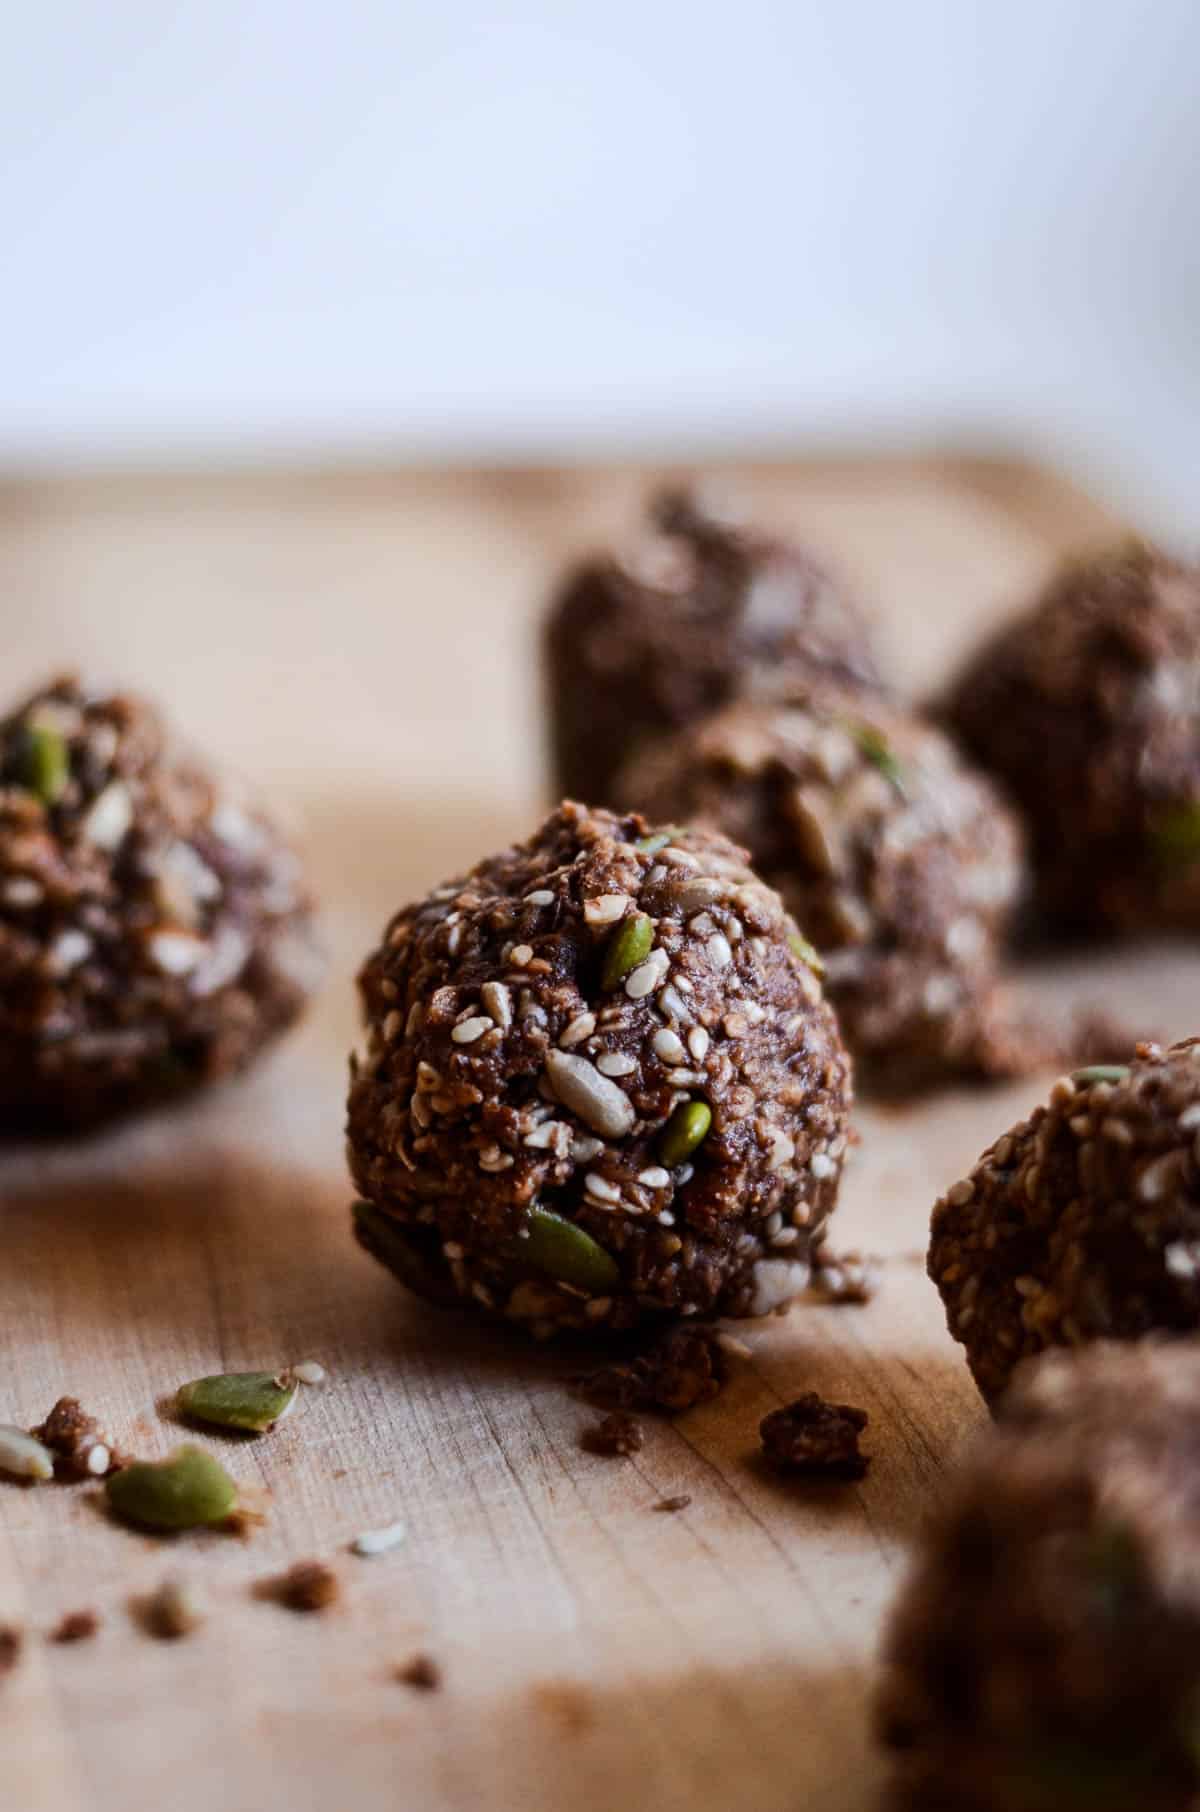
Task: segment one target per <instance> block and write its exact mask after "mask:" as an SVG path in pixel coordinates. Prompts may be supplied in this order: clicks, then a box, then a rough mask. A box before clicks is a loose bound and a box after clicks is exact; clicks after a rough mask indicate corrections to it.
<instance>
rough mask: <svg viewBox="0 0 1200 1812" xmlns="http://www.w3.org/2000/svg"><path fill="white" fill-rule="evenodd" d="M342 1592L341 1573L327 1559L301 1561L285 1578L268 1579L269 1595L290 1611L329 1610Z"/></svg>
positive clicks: (266, 1587)
mask: <svg viewBox="0 0 1200 1812" xmlns="http://www.w3.org/2000/svg"><path fill="white" fill-rule="evenodd" d="M340 1592H341V1587H340V1586H339V1584H338V1577H337V1574H336V1573H335V1572H334V1571H333V1569H332V1567H327V1566H326V1565H325V1562H324V1561H323V1560H298V1561H297V1562H296V1564H295V1566H293V1567H289V1568H288V1570H287V1572H286V1573H285V1574H284V1575H283V1577H282V1578H280V1579H274V1580H268V1581H266V1584H265V1587H264V1593H265V1595H266V1596H267V1597H270V1598H274V1599H275V1600H276V1601H277V1602H278V1603H279V1604H285V1605H286V1606H287V1608H288V1610H289V1611H327V1610H328V1609H329V1607H330V1605H331V1604H336V1602H337V1599H338V1596H339V1594H340Z"/></svg>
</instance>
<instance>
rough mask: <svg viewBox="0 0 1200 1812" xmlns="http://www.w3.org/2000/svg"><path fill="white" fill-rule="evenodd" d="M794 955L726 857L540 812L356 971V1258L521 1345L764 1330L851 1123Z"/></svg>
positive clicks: (799, 1283)
mask: <svg viewBox="0 0 1200 1812" xmlns="http://www.w3.org/2000/svg"><path fill="white" fill-rule="evenodd" d="M809 955H810V953H809V951H808V948H807V946H806V945H805V943H804V941H803V940H802V939H801V938H800V936H799V934H798V933H797V931H796V927H795V925H794V924H793V922H792V921H791V920H790V919H789V918H788V917H787V915H786V914H785V912H784V910H783V907H782V905H781V903H780V901H779V899H778V896H777V895H776V894H774V893H773V892H772V891H771V890H770V889H769V888H768V887H766V886H764V885H763V883H762V882H761V881H759V880H758V879H757V878H756V877H755V875H754V874H752V873H751V871H750V870H749V869H748V868H747V867H746V865H745V862H744V859H743V855H742V852H741V851H740V850H738V849H737V848H735V846H734V845H733V844H731V843H729V842H728V841H727V840H726V839H725V838H724V837H721V836H718V835H714V834H712V833H710V832H705V831H692V832H674V831H667V830H655V829H652V828H650V827H648V826H647V824H646V823H645V821H644V820H642V819H641V818H639V817H636V816H627V817H616V816H613V815H612V814H610V813H607V812H590V811H588V810H586V809H585V808H584V807H582V806H579V805H573V804H565V805H563V806H561V807H560V808H559V809H558V810H557V811H556V812H554V813H553V814H552V815H551V816H550V818H548V819H547V820H546V822H545V823H544V824H543V825H542V827H541V828H540V829H539V830H538V831H537V832H536V833H535V834H534V835H533V836H532V837H531V838H530V839H529V840H528V841H527V842H526V843H523V844H519V845H517V846H515V847H513V848H511V849H508V850H505V851H504V852H502V853H501V854H500V855H498V856H495V857H493V858H491V859H489V860H487V861H484V862H481V863H480V864H479V865H478V866H477V867H476V868H474V869H472V870H471V872H470V873H469V874H467V875H464V876H463V877H462V878H461V879H459V880H456V881H452V882H450V883H449V884H448V885H447V886H445V887H440V888H438V889H436V890H435V892H434V893H433V894H431V895H430V896H429V897H428V898H427V899H424V900H420V901H418V902H416V903H415V904H413V905H411V906H406V907H404V908H403V909H402V910H401V911H400V912H398V913H397V914H396V916H395V917H394V918H393V919H392V921H391V923H390V925H389V926H388V928H387V931H386V933H385V935H384V938H383V941H382V942H381V944H380V946H379V948H378V949H377V950H376V951H374V952H373V954H372V955H371V956H370V957H369V958H368V960H367V963H366V965H365V967H364V969H363V971H362V975H361V977H360V986H361V990H362V997H363V1004H364V1008H365V1014H366V1023H367V1049H366V1055H365V1056H364V1057H362V1058H360V1059H357V1060H356V1061H355V1062H354V1064H353V1068H352V1080H351V1088H350V1098H349V1118H348V1133H349V1157H350V1165H351V1169H352V1172H353V1175H354V1180H355V1183H356V1185H357V1187H358V1190H359V1192H360V1194H361V1196H362V1198H363V1200H362V1201H361V1202H360V1204H359V1205H358V1208H357V1210H356V1227H357V1232H358V1236H359V1238H360V1240H361V1241H362V1243H363V1244H364V1245H365V1246H366V1247H367V1248H368V1250H370V1251H372V1252H373V1253H374V1254H375V1255H376V1256H377V1257H378V1258H380V1259H381V1260H382V1261H383V1262H384V1263H385V1264H387V1265H389V1266H390V1267H391V1268H392V1269H393V1270H395V1271H396V1272H397V1273H398V1274H399V1275H400V1276H401V1277H402V1278H403V1279H404V1280H405V1281H406V1282H407V1283H409V1284H410V1285H411V1286H412V1287H413V1288H415V1289H417V1290H418V1291H420V1292H422V1293H423V1294H425V1295H428V1296H432V1297H434V1298H435V1299H437V1300H443V1301H447V1300H448V1301H455V1300H463V1301H467V1302H471V1303H474V1304H476V1305H478V1306H479V1307H480V1308H482V1309H484V1310H487V1311H490V1312H493V1313H495V1314H497V1315H502V1316H504V1317H507V1318H508V1319H509V1320H511V1321H514V1322H518V1323H522V1324H525V1325H527V1326H529V1327H530V1328H531V1329H532V1330H533V1331H534V1332H535V1333H537V1334H539V1335H544V1334H549V1333H552V1332H554V1331H555V1330H557V1329H560V1328H593V1329H605V1328H614V1329H620V1328H629V1327H632V1326H633V1325H635V1324H637V1323H640V1322H646V1321H650V1322H653V1321H658V1322H660V1323H661V1322H662V1321H663V1320H664V1319H669V1318H671V1317H676V1316H689V1315H698V1316H708V1315H714V1314H718V1313H721V1314H728V1315H735V1316H737V1315H762V1314H766V1313H769V1312H770V1311H771V1310H773V1309H775V1308H777V1307H781V1306H782V1305H783V1304H785V1303H786V1302H788V1301H790V1300H791V1298H792V1297H794V1296H795V1295H796V1294H797V1293H798V1292H799V1291H800V1290H802V1289H803V1288H804V1286H805V1284H806V1282H807V1280H808V1275H809V1253H810V1250H811V1248H812V1245H813V1243H814V1241H815V1240H816V1238H817V1237H818V1236H819V1234H820V1232H821V1230H822V1228H823V1226H824V1223H825V1220H826V1218H827V1216H828V1214H829V1213H830V1210H831V1209H832V1207H833V1204H834V1200H835V1196H836V1193H837V1188H838V1182H839V1178H840V1173H841V1168H842V1163H843V1159H844V1156H845V1151H846V1138H847V1118H848V1113H849V1107H850V1075H849V1063H848V1059H847V1057H846V1053H845V1051H844V1049H843V1047H842V1044H841V1041H840V1039H839V1037H838V1033H837V1028H836V1024H835V1022H834V1018H833V1014H832V1012H831V1011H830V1009H829V1007H828V1006H827V1005H826V1003H825V1001H824V999H823V997H822V994H821V988H820V984H819V982H818V980H817V977H816V975H815V974H814V972H813V969H812V967H811V966H810V961H809Z"/></svg>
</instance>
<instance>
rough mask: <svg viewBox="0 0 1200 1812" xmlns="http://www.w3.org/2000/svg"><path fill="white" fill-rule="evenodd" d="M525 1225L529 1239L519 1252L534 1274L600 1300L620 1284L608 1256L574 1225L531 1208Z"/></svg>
mask: <svg viewBox="0 0 1200 1812" xmlns="http://www.w3.org/2000/svg"><path fill="white" fill-rule="evenodd" d="M527 1225H528V1228H529V1238H528V1239H523V1240H522V1241H521V1248H522V1250H523V1252H524V1255H525V1257H526V1258H527V1259H528V1261H529V1263H530V1264H531V1265H532V1266H533V1267H534V1269H535V1270H537V1271H543V1272H545V1274H546V1276H547V1277H553V1278H555V1279H557V1281H558V1282H559V1283H566V1284H573V1285H574V1286H575V1288H576V1289H577V1290H586V1291H587V1292H588V1294H589V1295H591V1296H604V1295H606V1294H607V1293H608V1291H609V1290H611V1289H613V1287H614V1286H615V1285H616V1284H617V1283H619V1282H620V1276H621V1273H620V1271H619V1270H618V1268H617V1262H616V1260H615V1259H614V1258H613V1257H612V1254H611V1253H609V1252H606V1251H605V1250H604V1247H603V1246H601V1245H598V1244H597V1242H596V1241H595V1240H594V1239H593V1238H592V1236H591V1234H590V1233H585V1232H584V1230H583V1228H582V1227H577V1226H576V1225H575V1223H574V1221H568V1220H564V1218H563V1216H562V1215H561V1214H553V1213H551V1211H550V1209H549V1208H532V1209H531V1210H530V1213H529V1220H528V1223H527Z"/></svg>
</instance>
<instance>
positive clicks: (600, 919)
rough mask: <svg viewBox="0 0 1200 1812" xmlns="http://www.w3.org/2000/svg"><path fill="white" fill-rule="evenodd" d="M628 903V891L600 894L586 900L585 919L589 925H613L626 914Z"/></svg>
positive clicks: (584, 906) (584, 905)
mask: <svg viewBox="0 0 1200 1812" xmlns="http://www.w3.org/2000/svg"><path fill="white" fill-rule="evenodd" d="M628 904H629V895H628V894H627V893H602V894H598V895H597V896H596V898H595V899H593V900H585V901H584V903H583V916H584V920H585V921H586V923H587V924H589V925H611V924H613V923H615V921H616V920H617V919H619V918H622V917H623V916H624V913H625V908H626V907H627V906H628Z"/></svg>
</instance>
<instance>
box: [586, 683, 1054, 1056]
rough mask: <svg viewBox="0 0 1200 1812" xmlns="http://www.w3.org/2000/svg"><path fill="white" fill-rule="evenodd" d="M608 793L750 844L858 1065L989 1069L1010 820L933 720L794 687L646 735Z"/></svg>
mask: <svg viewBox="0 0 1200 1812" xmlns="http://www.w3.org/2000/svg"><path fill="white" fill-rule="evenodd" d="M617 794H618V797H619V799H620V801H621V803H623V804H625V805H629V806H636V807H637V808H638V809H639V810H641V811H644V812H646V813H647V814H648V815H649V816H651V817H658V818H675V819H678V820H679V821H680V822H683V823H689V824H692V823H703V824H707V825H710V826H712V827H714V828H716V829H719V830H721V831H724V832H725V834H726V835H727V836H730V837H733V838H734V839H735V840H736V841H737V842H739V843H743V844H745V846H746V847H747V848H748V849H749V850H750V853H751V859H752V861H753V862H754V865H755V867H756V868H757V870H758V872H759V873H760V874H761V875H762V876H763V878H764V879H765V880H766V881H768V882H769V883H770V885H771V886H772V887H775V888H778V890H779V892H780V894H781V895H782V896H783V899H784V902H785V904H786V905H787V907H788V908H789V910H790V911H791V912H792V913H793V914H794V916H795V918H796V920H797V922H798V924H799V925H800V927H801V929H802V930H803V932H804V934H805V936H806V937H808V938H809V939H811V941H812V942H813V944H814V945H815V946H816V948H817V949H818V951H819V952H820V955H821V958H822V960H823V963H824V966H825V988H826V992H827V994H828V996H829V999H830V1001H831V1002H832V1003H833V1006H834V1008H835V1009H836V1011H837V1015H838V1020H839V1023H840V1025H841V1028H842V1032H843V1035H844V1036H845V1039H846V1042H847V1043H848V1045H849V1046H850V1049H851V1051H852V1052H853V1053H854V1056H855V1058H856V1059H857V1060H858V1061H859V1062H860V1064H862V1066H863V1069H864V1074H866V1075H868V1076H871V1077H872V1078H873V1079H878V1080H884V1081H887V1082H889V1083H892V1084H896V1085H899V1086H904V1087H909V1086H916V1085H920V1084H922V1083H925V1082H927V1081H930V1080H934V1079H937V1078H938V1077H941V1076H944V1075H946V1074H952V1073H954V1072H956V1071H965V1072H972V1071H975V1070H979V1071H989V1070H992V1069H994V1068H996V1067H1002V1066H1000V1065H999V1064H998V1062H997V1058H998V1052H997V1050H996V1048H995V1046H996V1038H995V1034H994V1030H993V1027H994V1024H995V1022H996V1021H997V1019H998V1018H999V1011H998V1003H997V999H996V997H995V988H996V976H997V969H998V965H999V960H1000V953H1001V950H1002V947H1003V944H1004V941H1005V939H1006V936H1007V933H1008V929H1009V925H1010V922H1011V919H1012V917H1013V914H1014V911H1015V908H1016V905H1017V902H1018V900H1019V898H1020V895H1021V890H1022V885H1023V880H1024V870H1023V866H1022V845H1021V838H1020V835H1019V832H1018V829H1017V825H1016V822H1015V820H1014V818H1013V816H1012V814H1011V812H1009V811H1008V810H1007V809H1006V807H1005V806H1003V805H1002V804H1001V802H1000V800H999V798H998V796H997V795H996V792H995V790H994V788H993V787H992V786H991V784H990V783H989V782H988V781H987V780H986V779H985V778H983V777H982V776H981V775H979V774H978V773H975V772H973V771H972V770H971V769H970V768H968V767H967V766H965V764H964V763H963V762H962V761H961V759H960V758H959V757H958V755H957V754H956V753H955V750H954V748H953V747H952V745H951V744H950V742H949V741H948V740H947V738H946V737H945V736H943V735H942V733H941V732H940V731H939V730H938V729H936V728H935V727H934V726H933V725H932V724H929V723H926V722H924V721H922V720H921V719H920V718H917V717H914V716H912V715H911V714H910V713H908V712H905V711H903V710H901V709H899V708H897V707H894V706H892V705H890V704H888V703H887V702H886V701H885V700H883V699H881V698H879V697H878V696H870V695H865V694H857V695H856V694H853V693H847V692H845V691H843V690H840V689H836V688H833V687H831V686H829V685H828V684H824V685H821V684H806V685H803V686H792V687H790V688H789V689H788V690H787V693H786V695H785V696H783V697H781V698H780V699H778V700H777V701H775V702H773V703H739V704H735V705H731V706H729V707H728V708H727V709H726V710H724V711H721V712H718V713H717V714H716V715H714V716H712V717H709V718H707V719H705V720H704V721H702V722H701V723H698V724H695V725H693V726H692V727H691V728H689V729H686V730H684V731H682V732H680V733H679V734H678V735H677V736H673V737H671V738H670V739H668V740H667V741H665V742H659V743H658V744H656V745H655V746H654V747H653V748H651V749H650V750H648V751H647V752H646V753H645V754H643V755H642V756H641V757H640V758H639V759H636V760H635V761H634V762H632V763H631V764H630V766H629V767H628V768H626V769H625V770H624V772H623V773H622V775H621V776H620V779H619V782H618V785H617Z"/></svg>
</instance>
